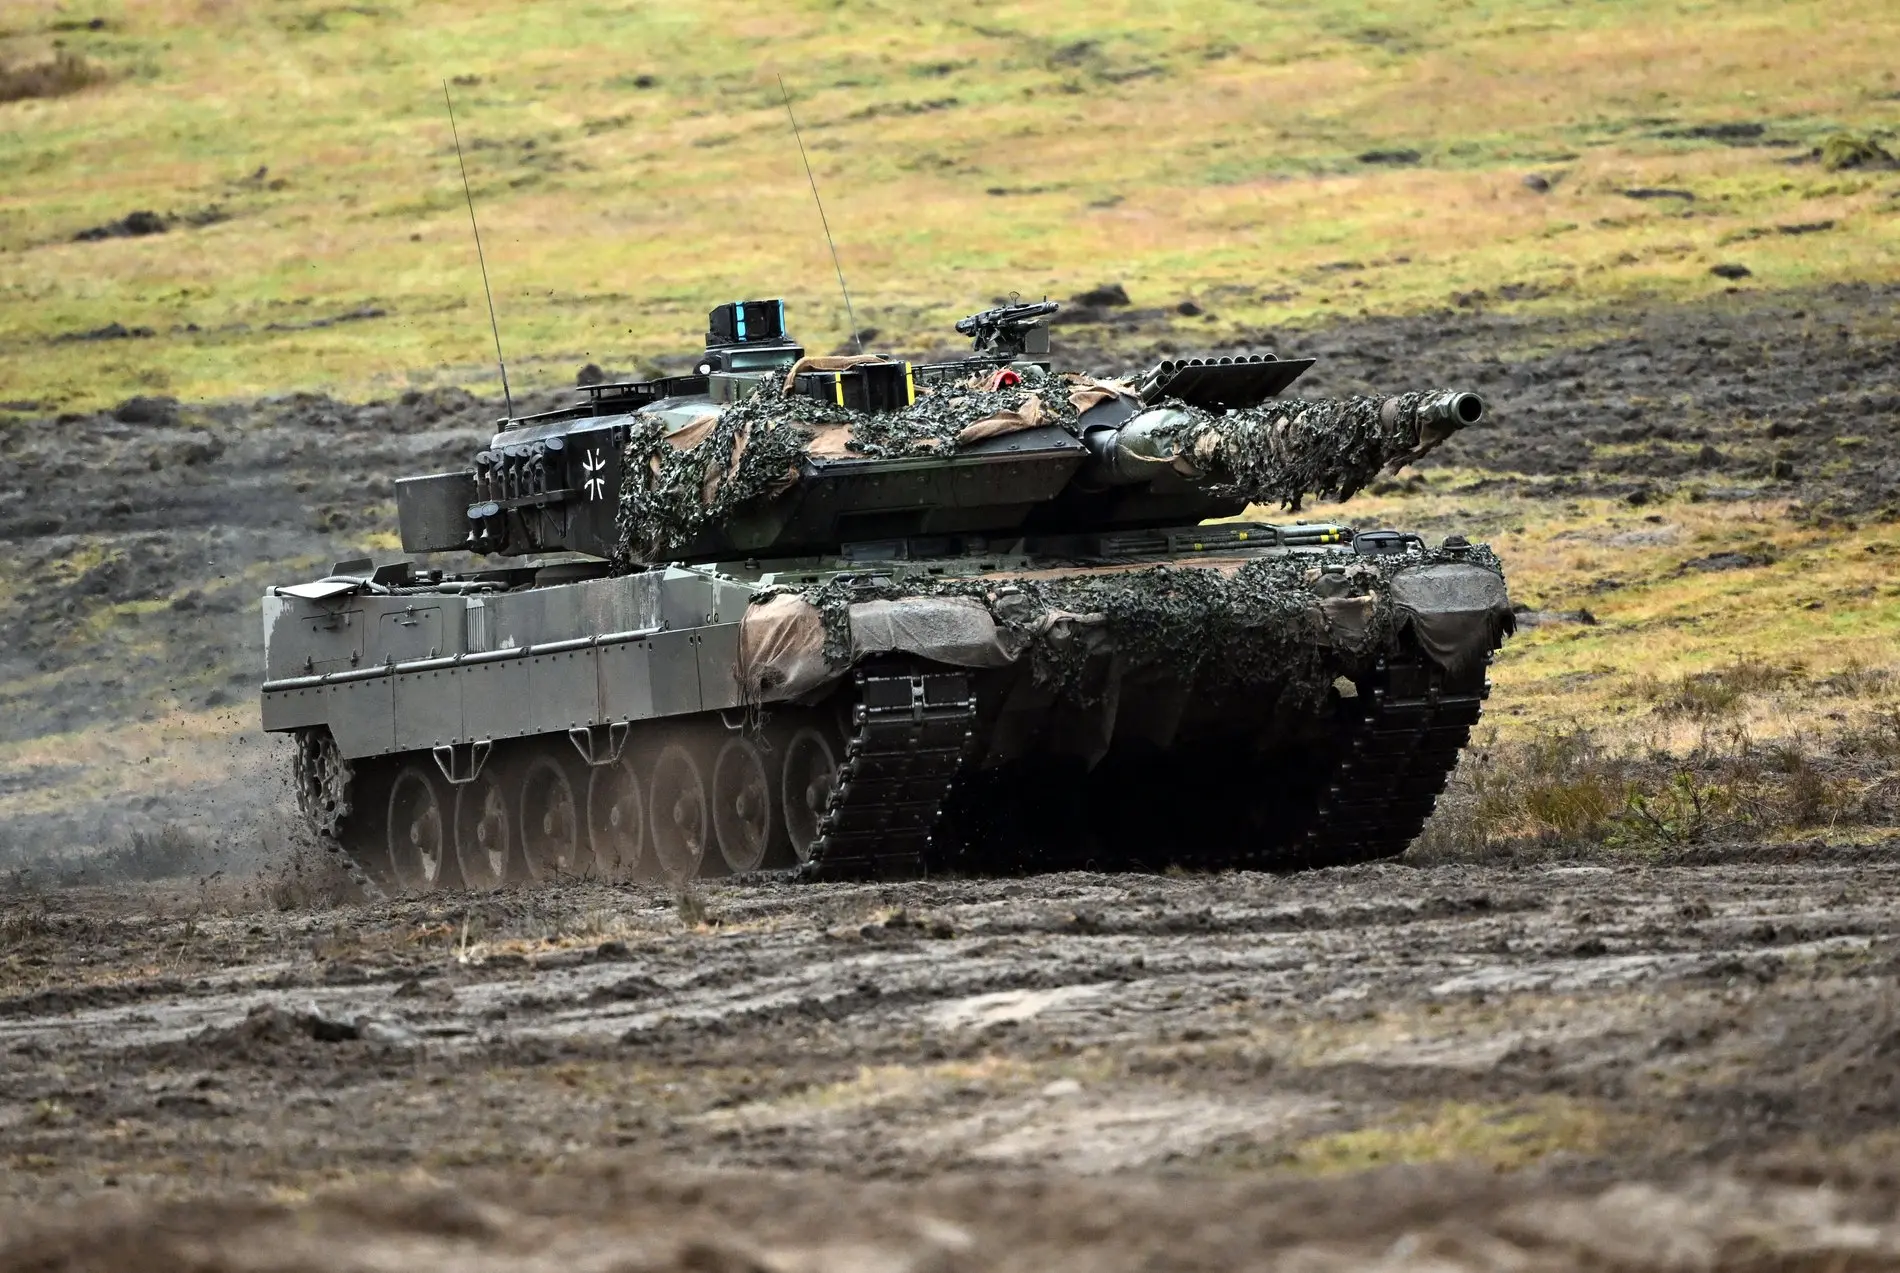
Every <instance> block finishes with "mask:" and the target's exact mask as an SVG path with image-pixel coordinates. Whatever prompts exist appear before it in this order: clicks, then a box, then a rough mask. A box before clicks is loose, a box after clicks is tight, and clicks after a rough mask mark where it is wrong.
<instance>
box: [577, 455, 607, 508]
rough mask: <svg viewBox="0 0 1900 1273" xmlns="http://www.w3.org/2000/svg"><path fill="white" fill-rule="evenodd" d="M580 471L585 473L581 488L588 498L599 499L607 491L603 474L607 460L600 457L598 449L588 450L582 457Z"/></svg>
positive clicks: (605, 470)
mask: <svg viewBox="0 0 1900 1273" xmlns="http://www.w3.org/2000/svg"><path fill="white" fill-rule="evenodd" d="M581 472H582V473H583V474H585V475H586V479H585V480H584V481H583V482H582V483H581V489H582V490H584V491H586V492H587V498H588V499H599V498H600V497H601V496H603V495H605V494H606V493H607V479H606V477H605V476H604V474H605V473H606V472H607V462H606V461H605V460H603V459H601V458H600V452H599V451H589V452H588V453H587V454H586V455H585V456H583V457H582V459H581Z"/></svg>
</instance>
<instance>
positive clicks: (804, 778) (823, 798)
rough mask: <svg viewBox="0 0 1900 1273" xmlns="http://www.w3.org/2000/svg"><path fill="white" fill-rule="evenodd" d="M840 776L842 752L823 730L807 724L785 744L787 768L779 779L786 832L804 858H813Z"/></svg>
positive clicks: (799, 855) (802, 860)
mask: <svg viewBox="0 0 1900 1273" xmlns="http://www.w3.org/2000/svg"><path fill="white" fill-rule="evenodd" d="M837 778H838V753H837V750H836V749H835V748H834V747H832V745H831V740H830V739H828V738H826V737H825V735H824V733H823V732H822V731H820V730H816V729H812V728H809V727H807V728H805V729H801V730H799V731H798V732H797V733H795V734H793V735H792V736H791V739H790V740H789V741H788V742H787V743H786V744H785V770H784V773H783V774H782V775H781V777H780V779H779V793H780V794H779V799H780V805H781V807H782V808H783V810H784V822H785V834H786V838H787V839H789V840H790V841H791V847H792V852H793V853H795V854H797V855H798V860H799V861H800V862H808V861H810V860H811V851H812V847H813V846H814V845H816V844H817V843H818V823H819V821H820V820H821V819H822V818H823V817H824V816H825V804H826V802H827V801H828V800H830V798H831V787H832V784H833V783H834V782H836V781H837Z"/></svg>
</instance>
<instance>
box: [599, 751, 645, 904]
mask: <svg viewBox="0 0 1900 1273" xmlns="http://www.w3.org/2000/svg"><path fill="white" fill-rule="evenodd" d="M643 786H644V784H643V783H642V782H641V781H640V770H639V768H638V767H637V766H636V764H635V763H634V757H633V754H632V753H631V751H629V753H628V754H626V755H623V756H622V757H621V758H620V759H619V760H616V761H615V762H614V763H613V764H611V765H595V766H594V767H593V768H592V769H591V770H589V771H588V775H587V843H588V847H589V848H590V849H591V850H592V851H593V855H594V870H595V871H597V872H599V874H600V876H601V878H603V879H614V878H616V877H620V876H629V875H633V874H634V873H636V872H637V871H638V870H639V869H640V857H641V854H642V851H643V850H644V849H645V848H646V841H647V818H646V813H647V805H646V796H645V793H644V791H643V789H642V788H643Z"/></svg>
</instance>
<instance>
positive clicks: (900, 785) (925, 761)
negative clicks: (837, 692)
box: [801, 667, 976, 880]
mask: <svg viewBox="0 0 1900 1273" xmlns="http://www.w3.org/2000/svg"><path fill="white" fill-rule="evenodd" d="M856 689H857V702H856V703H855V704H854V705H853V706H852V709H851V726H852V734H851V737H850V738H849V739H848V740H847V742H846V744H845V758H844V762H843V764H841V765H840V766H839V767H838V776H837V779H836V780H835V781H834V782H833V784H832V788H831V794H830V796H829V798H828V799H827V801H826V803H825V811H824V816H823V818H822V820H821V821H820V822H819V825H818V839H817V841H816V842H815V843H814V844H813V845H812V852H811V857H810V859H809V860H808V861H807V862H806V863H805V864H804V866H803V868H802V869H801V874H802V875H804V876H805V877H806V878H810V879H820V880H837V879H866V878H869V879H887V880H888V879H913V878H915V877H917V876H919V875H922V874H923V873H924V869H925V857H926V854H927V853H928V852H929V848H930V838H931V829H932V828H933V827H934V826H935V825H936V822H937V815H938V812H939V811H940V810H941V809H942V807H943V801H944V797H945V796H947V795H948V794H949V792H950V785H951V783H952V782H954V781H955V780H956V776H957V770H958V769H959V768H960V767H961V766H962V764H963V757H964V753H965V752H966V751H967V750H968V748H969V744H970V739H971V736H972V734H973V732H974V730H975V728H976V695H975V693H974V691H973V689H972V687H971V683H970V678H969V676H968V675H967V674H965V673H962V672H951V671H940V670H935V669H922V668H907V667H897V668H878V669H873V670H867V671H862V672H859V673H858V674H857V680H856Z"/></svg>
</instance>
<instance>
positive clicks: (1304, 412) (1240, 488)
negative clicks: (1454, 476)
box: [1083, 389, 1486, 508]
mask: <svg viewBox="0 0 1900 1273" xmlns="http://www.w3.org/2000/svg"><path fill="white" fill-rule="evenodd" d="M1485 410H1486V408H1485V403H1484V399H1482V398H1480V397H1479V396H1478V395H1477V394H1475V393H1470V392H1466V391H1463V390H1456V389H1444V390H1432V391H1428V392H1424V393H1407V394H1400V395H1398V396H1396V397H1355V398H1343V399H1327V398H1322V399H1301V398H1286V399H1275V400H1272V401H1269V402H1266V403H1262V404H1261V405H1260V406H1258V407H1249V408H1247V409H1246V410H1242V411H1230V412H1227V413H1226V414H1225V415H1214V414H1212V413H1209V412H1206V411H1198V410H1193V409H1183V408H1180V407H1156V408H1154V409H1152V410H1148V411H1144V412H1142V413H1141V414H1139V415H1137V416H1134V417H1133V418H1131V419H1129V420H1126V421H1124V422H1122V423H1120V424H1117V425H1105V426H1103V427H1100V428H1096V429H1091V430H1088V431H1087V433H1086V434H1085V435H1084V439H1083V440H1084V441H1085V442H1086V443H1087V445H1088V448H1089V452H1090V460H1089V463H1088V471H1087V479H1088V480H1089V481H1090V482H1092V483H1094V484H1097V485H1102V486H1132V485H1135V484H1137V483H1156V484H1157V485H1159V486H1163V487H1170V488H1177V489H1178V488H1180V487H1182V486H1206V487H1213V488H1218V489H1221V490H1224V491H1226V492H1228V493H1231V494H1238V495H1244V496H1245V497H1246V498H1247V499H1248V500H1249V501H1250V502H1253V503H1261V504H1268V503H1279V504H1284V505H1286V506H1288V507H1290V508H1297V507H1299V504H1300V501H1301V499H1302V498H1304V497H1305V496H1308V495H1313V496H1322V497H1328V498H1334V499H1345V498H1347V497H1349V496H1351V495H1352V494H1354V493H1355V492H1357V491H1358V490H1359V489H1360V488H1361V487H1362V486H1364V485H1365V484H1366V483H1367V482H1369V481H1371V480H1372V479H1373V477H1375V476H1376V475H1377V474H1378V473H1379V472H1380V471H1381V470H1384V469H1397V468H1400V467H1402V466H1404V465H1406V464H1409V463H1411V462H1412V461H1414V460H1417V459H1418V458H1420V457H1421V456H1423V455H1425V454H1426V453H1427V452H1429V451H1431V450H1432V449H1433V448H1435V447H1436V446H1438V444H1439V443H1441V442H1443V441H1444V440H1445V439H1446V438H1448V437H1450V436H1451V435H1452V434H1453V433H1456V432H1457V431H1458V430H1460V429H1463V428H1466V427H1468V426H1470V425H1474V424H1477V423H1478V422H1479V421H1481V420H1483V419H1484V415H1485Z"/></svg>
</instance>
